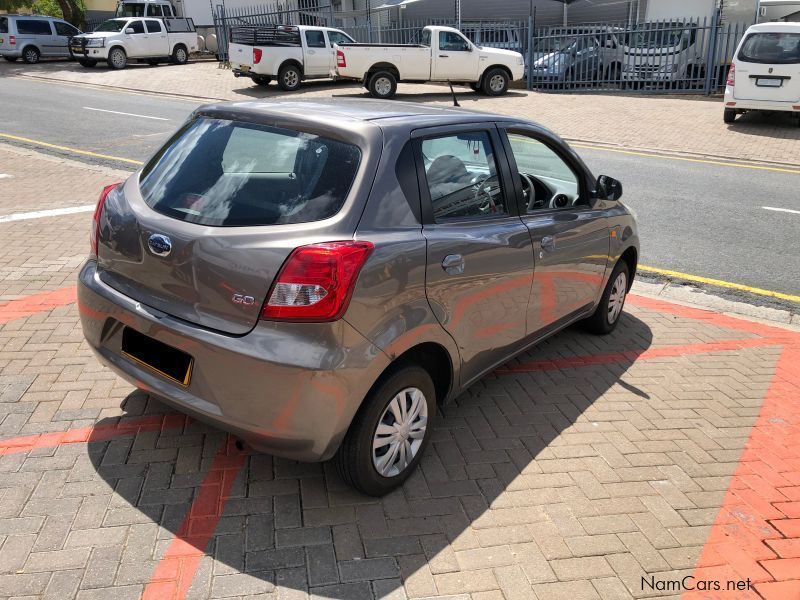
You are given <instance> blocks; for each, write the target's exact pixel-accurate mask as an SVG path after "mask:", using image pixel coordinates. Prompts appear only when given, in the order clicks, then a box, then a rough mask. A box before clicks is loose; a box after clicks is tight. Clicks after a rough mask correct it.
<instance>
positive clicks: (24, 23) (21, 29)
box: [17, 19, 53, 35]
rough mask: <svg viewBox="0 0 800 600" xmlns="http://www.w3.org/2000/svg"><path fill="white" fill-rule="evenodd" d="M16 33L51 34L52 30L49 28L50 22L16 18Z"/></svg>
mask: <svg viewBox="0 0 800 600" xmlns="http://www.w3.org/2000/svg"><path fill="white" fill-rule="evenodd" d="M17 34H18V35H52V34H53V31H52V30H51V29H50V23H48V22H47V21H40V20H38V19H37V20H33V19H18V20H17Z"/></svg>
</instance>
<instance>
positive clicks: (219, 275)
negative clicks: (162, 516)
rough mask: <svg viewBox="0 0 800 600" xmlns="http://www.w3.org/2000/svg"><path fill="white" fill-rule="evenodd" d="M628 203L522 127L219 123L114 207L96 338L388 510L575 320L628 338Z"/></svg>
mask: <svg viewBox="0 0 800 600" xmlns="http://www.w3.org/2000/svg"><path fill="white" fill-rule="evenodd" d="M621 193H622V188H621V185H620V184H619V183H618V182H617V181H615V180H613V179H611V178H609V177H604V176H601V177H600V178H598V179H595V178H594V177H592V175H591V174H590V172H589V170H588V169H587V167H586V166H585V165H584V163H583V162H582V161H581V159H580V158H579V157H578V156H577V155H576V154H575V153H574V152H573V151H572V150H571V149H570V148H569V147H568V146H567V145H566V144H565V143H564V142H563V141H562V140H561V139H559V138H558V137H556V136H555V135H554V134H552V133H550V132H549V131H547V130H545V129H543V128H541V127H539V126H538V125H535V124H533V123H530V122H527V121H522V120H520V119H515V118H512V117H502V116H497V115H489V114H484V113H472V112H468V111H462V110H456V109H441V108H433V107H425V106H420V105H414V104H406V103H390V102H382V101H351V102H341V101H337V102H334V101H330V102H319V103H305V102H274V103H267V102H239V103H230V104H218V105H211V106H205V107H201V108H199V109H197V110H196V111H195V112H194V114H193V115H192V116H191V118H190V119H189V120H188V121H187V122H186V124H184V125H183V127H181V129H180V130H179V131H178V132H177V133H176V134H175V135H174V136H173V137H172V138H171V139H170V140H169V141H168V142H167V143H166V144H165V145H164V147H163V148H161V150H159V151H158V152H157V153H156V155H155V156H154V157H153V158H152V159H151V160H150V161H149V162H148V163H147V164H146V165H145V166H144V168H142V169H141V170H140V171H139V172H137V173H135V174H134V175H132V176H131V177H130V178H129V179H128V180H127V181H126V182H125V183H122V184H119V185H117V186H110V187H108V188H106V189H105V190H104V191H103V194H102V195H101V198H100V201H99V203H98V206H97V210H96V212H95V215H94V226H93V229H92V234H91V240H92V249H91V256H90V257H89V259H88V260H87V262H86V264H85V265H84V266H83V268H82V270H81V272H80V276H79V286H78V298H79V308H80V315H81V320H82V324H83V331H84V335H85V337H86V339H87V341H88V343H89V345H90V346H91V347H92V348H93V350H94V351H95V352H96V354H97V355H98V357H99V358H100V360H101V361H102V362H103V363H104V364H106V365H108V366H109V367H111V368H112V369H113V370H114V371H116V372H117V373H118V374H119V375H121V376H122V377H124V378H125V379H127V380H128V381H130V382H131V383H132V384H133V385H135V386H137V387H138V388H140V389H143V390H145V391H147V392H149V393H151V394H153V395H154V396H156V397H159V398H161V399H163V400H164V401H165V402H166V403H168V404H170V405H172V406H174V407H175V408H177V409H178V410H180V411H183V412H186V413H188V414H190V415H193V416H194V417H196V418H198V419H200V420H203V421H207V422H210V423H213V424H215V425H218V426H219V427H221V428H222V429H225V430H227V431H230V432H232V433H233V434H235V435H237V436H239V437H240V438H241V439H242V440H243V441H245V442H247V443H249V444H250V445H251V446H253V447H254V448H255V449H257V450H260V451H264V452H268V453H272V454H275V455H279V456H284V457H289V458H293V459H297V460H303V461H320V460H327V459H330V458H332V457H334V456H335V457H336V461H337V464H338V468H339V470H340V472H341V474H342V476H343V478H344V479H345V481H347V482H349V483H350V484H351V485H353V486H354V487H356V488H357V489H359V490H361V491H363V492H365V493H367V494H373V495H380V494H384V493H386V492H387V491H389V490H391V489H392V488H394V487H396V486H397V485H399V484H400V483H401V482H402V481H403V480H404V479H405V478H406V477H408V475H409V474H410V473H411V472H412V471H413V470H414V468H415V467H416V465H417V463H418V462H419V460H420V455H421V453H422V451H423V450H424V448H425V446H426V444H427V443H428V441H429V439H430V437H431V433H432V425H433V423H434V422H435V418H436V410H437V405H438V404H441V403H444V402H447V400H448V399H450V398H453V397H455V396H457V395H458V394H460V393H462V392H463V391H464V390H465V389H466V388H467V387H469V386H470V385H471V384H472V383H474V382H476V381H477V380H479V379H480V378H481V377H483V376H484V375H485V374H487V373H489V372H491V371H492V370H493V369H495V368H496V367H497V366H498V365H501V364H502V363H504V362H505V361H508V360H509V359H510V358H512V357H513V356H514V355H516V354H518V353H519V352H521V351H523V350H525V349H527V348H529V347H530V346H532V345H533V344H535V343H537V342H539V341H540V340H542V339H544V338H546V337H548V336H550V335H552V334H553V333H555V332H557V331H559V330H561V329H563V328H564V327H567V326H568V325H570V324H571V323H575V322H577V321H582V322H583V323H584V324H585V325H586V327H587V328H588V329H589V330H591V331H593V332H595V333H600V334H605V333H609V332H610V331H612V330H613V329H614V328H615V326H616V325H617V323H618V322H619V319H620V313H621V311H622V308H623V305H624V302H625V296H626V294H627V292H628V290H629V288H630V285H631V282H632V280H633V277H634V274H635V271H636V265H637V258H638V253H639V251H638V243H639V240H638V236H637V228H636V223H635V221H634V219H633V217H632V216H631V214H630V212H629V211H628V210H627V209H626V208H625V206H623V205H622V204H621V203H620V202H619V197H620V195H621Z"/></svg>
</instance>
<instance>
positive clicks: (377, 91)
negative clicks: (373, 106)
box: [367, 71, 397, 100]
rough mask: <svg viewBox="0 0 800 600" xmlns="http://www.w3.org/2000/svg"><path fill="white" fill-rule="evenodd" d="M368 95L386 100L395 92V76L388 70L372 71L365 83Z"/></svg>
mask: <svg viewBox="0 0 800 600" xmlns="http://www.w3.org/2000/svg"><path fill="white" fill-rule="evenodd" d="M367 89H368V90H369V93H370V96H372V97H373V98H380V99H381V100H386V99H387V98H391V97H392V96H394V95H395V94H396V93H397V77H395V75H394V73H391V72H389V71H378V72H377V73H373V74H372V76H371V77H370V78H369V82H368V84H367Z"/></svg>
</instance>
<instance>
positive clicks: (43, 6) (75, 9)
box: [0, 0, 86, 27]
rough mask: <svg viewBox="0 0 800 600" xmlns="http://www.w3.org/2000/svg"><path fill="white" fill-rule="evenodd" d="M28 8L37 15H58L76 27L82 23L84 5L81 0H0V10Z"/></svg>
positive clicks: (12, 10)
mask: <svg viewBox="0 0 800 600" xmlns="http://www.w3.org/2000/svg"><path fill="white" fill-rule="evenodd" d="M20 8H28V9H30V10H31V11H32V12H34V13H35V14H37V15H49V16H51V17H60V18H62V19H64V20H65V21H69V22H70V23H72V24H73V25H75V26H76V27H80V26H81V25H83V21H84V16H85V13H86V7H85V5H84V3H83V0H0V10H5V11H8V12H14V11H17V10H19V9H20Z"/></svg>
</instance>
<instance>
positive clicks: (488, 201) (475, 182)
mask: <svg viewBox="0 0 800 600" xmlns="http://www.w3.org/2000/svg"><path fill="white" fill-rule="evenodd" d="M491 178H492V176H491V175H486V176H485V177H479V176H475V177H473V179H472V189H473V190H474V191H475V199H476V200H477V199H478V198H479V197H481V196H484V199H483V202H482V203H481V205H480V206H479V207H478V210H480V212H481V213H483V214H493V213H496V212H497V204H495V201H494V197H492V191H491V188H488V189H487V188H485V187H484V184H485V183H486V182H487V181H489V180H490V179H491Z"/></svg>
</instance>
